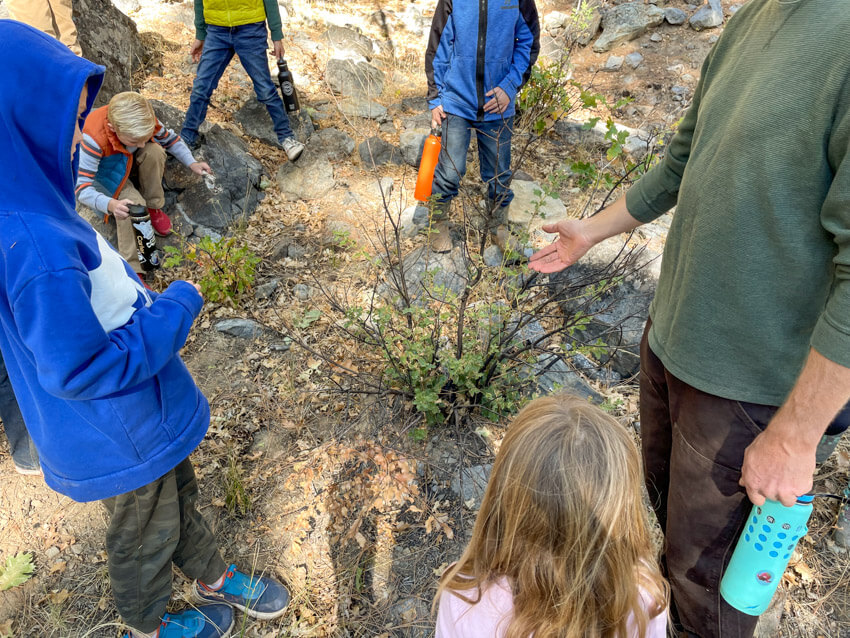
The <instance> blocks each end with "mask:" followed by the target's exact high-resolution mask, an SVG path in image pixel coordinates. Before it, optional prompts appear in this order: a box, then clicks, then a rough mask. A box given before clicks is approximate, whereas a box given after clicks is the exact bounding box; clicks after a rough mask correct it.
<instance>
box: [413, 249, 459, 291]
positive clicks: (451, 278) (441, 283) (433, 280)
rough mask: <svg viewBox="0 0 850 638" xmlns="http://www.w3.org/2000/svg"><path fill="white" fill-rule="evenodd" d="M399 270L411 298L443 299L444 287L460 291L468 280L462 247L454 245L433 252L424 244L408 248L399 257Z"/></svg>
mask: <svg viewBox="0 0 850 638" xmlns="http://www.w3.org/2000/svg"><path fill="white" fill-rule="evenodd" d="M401 268H402V273H403V274H404V279H405V282H406V285H407V290H408V292H409V293H410V296H411V298H412V300H414V301H416V300H419V299H421V298H422V296H423V292H424V291H426V290H427V291H428V294H427V295H426V298H427V299H428V300H429V301H430V300H432V299H446V298H447V291H448V292H450V293H451V294H453V295H460V294H461V293H462V292H463V290H464V288H466V284H467V282H468V281H469V275H468V272H467V268H466V261H465V259H464V255H463V250H462V248H461V247H460V246H455V247H454V248H453V249H452V250H451V252H448V253H433V252H431V251H430V250H429V249H428V247H427V246H422V247H420V248H417V249H416V250H414V251H413V252H411V253H410V254H409V255H407V257H405V258H404V259H403V260H402V264H401Z"/></svg>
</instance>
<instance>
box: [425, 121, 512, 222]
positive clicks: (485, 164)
mask: <svg viewBox="0 0 850 638" xmlns="http://www.w3.org/2000/svg"><path fill="white" fill-rule="evenodd" d="M513 128H514V118H513V116H511V117H508V118H505V119H503V120H502V119H499V120H492V121H489V122H476V121H474V120H467V119H464V118H462V117H458V116H457V115H452V114H451V113H447V114H446V119H445V120H443V137H442V140H441V142H442V147H441V148H440V158H439V160H438V161H437V168H436V169H435V170H434V185H433V187H432V191H433V194H434V195H436V196H437V197H436V200H437V201H438V202H440V205H438V207H439V208H442V209H443V210H446V208H447V206H448V202H450V201H451V200H452V199H454V198H455V197H457V191H458V185H459V184H460V180H461V178H462V177H463V176H464V174H465V173H466V152H467V151H468V150H469V140H470V138H471V136H472V131H473V130H475V136H476V137H477V138H478V163H479V165H480V168H481V180H482V181H483V182H484V183H485V184H487V197H488V198H489V199H490V201H491V202H494V203H495V204H496V205H497V206H501V207H505V206H507V205H508V204H510V203H511V200H512V199H513V198H514V193H513V191H512V190H511V189H510V188H509V187H508V184H509V183H510V180H511V175H512V173H511V135H512V133H513Z"/></svg>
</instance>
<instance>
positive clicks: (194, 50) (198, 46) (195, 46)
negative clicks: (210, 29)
mask: <svg viewBox="0 0 850 638" xmlns="http://www.w3.org/2000/svg"><path fill="white" fill-rule="evenodd" d="M203 50H204V41H203V40H195V41H194V42H193V43H192V47H191V48H190V49H189V53H190V54H191V56H192V62H200V61H201V51H203Z"/></svg>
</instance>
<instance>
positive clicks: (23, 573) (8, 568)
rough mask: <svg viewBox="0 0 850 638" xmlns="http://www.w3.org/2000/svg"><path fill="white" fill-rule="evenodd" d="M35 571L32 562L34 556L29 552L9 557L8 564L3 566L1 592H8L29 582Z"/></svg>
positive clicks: (0, 581) (0, 582) (0, 575)
mask: <svg viewBox="0 0 850 638" xmlns="http://www.w3.org/2000/svg"><path fill="white" fill-rule="evenodd" d="M34 569H35V565H33V562H32V554H30V553H29V552H28V553H26V554H22V553H18V554H15V555H14V556H9V558H7V559H6V564H5V565H4V566H3V571H2V573H0V591H6V590H7V589H12V587H17V586H18V585H22V584H23V583H25V582H27V581H28V580H29V579H30V578H32V572H33V570H34Z"/></svg>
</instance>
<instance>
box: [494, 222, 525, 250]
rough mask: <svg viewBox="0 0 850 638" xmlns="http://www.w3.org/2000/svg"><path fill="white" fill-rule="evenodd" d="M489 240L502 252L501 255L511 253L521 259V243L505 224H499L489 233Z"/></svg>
mask: <svg viewBox="0 0 850 638" xmlns="http://www.w3.org/2000/svg"><path fill="white" fill-rule="evenodd" d="M490 239H491V240H492V241H493V243H494V244H496V245H497V246H498V247H499V248H500V249H501V250H502V254H505V255H507V254H508V253H513V254H515V255H517V256H520V257H522V255H523V245H522V243H520V241H519V239H517V238H516V236H515V235H514V234H513V233H511V231H510V230H509V229H508V227H507V226H506V225H505V224H499V225H498V226H497V227H496V229H495V230H492V231H490Z"/></svg>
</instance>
